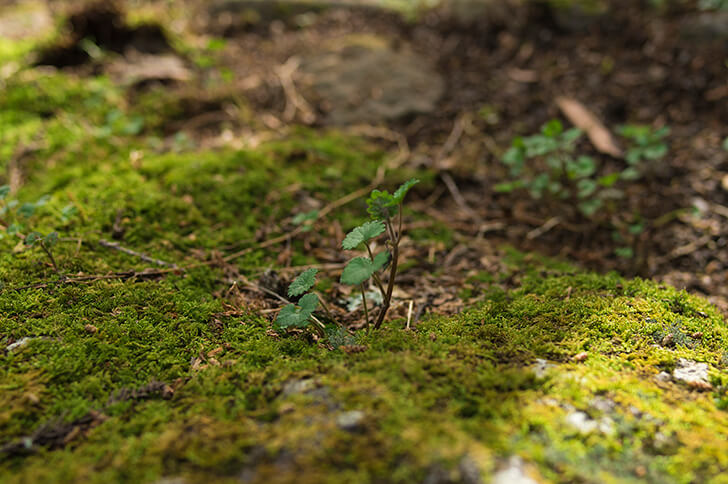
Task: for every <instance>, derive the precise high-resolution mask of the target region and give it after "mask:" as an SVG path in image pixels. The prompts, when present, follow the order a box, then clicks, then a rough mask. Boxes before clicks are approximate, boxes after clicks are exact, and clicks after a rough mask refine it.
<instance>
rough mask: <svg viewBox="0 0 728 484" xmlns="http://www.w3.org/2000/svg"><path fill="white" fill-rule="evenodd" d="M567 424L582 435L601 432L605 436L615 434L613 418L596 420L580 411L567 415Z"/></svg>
mask: <svg viewBox="0 0 728 484" xmlns="http://www.w3.org/2000/svg"><path fill="white" fill-rule="evenodd" d="M566 423H567V424H568V425H570V426H571V427H573V428H575V429H576V430H578V431H579V433H580V434H581V435H588V434H591V433H593V432H599V433H602V434H605V435H611V434H613V433H614V422H613V421H612V419H611V418H609V417H606V416H605V417H602V418H600V419H599V420H595V419H593V418H591V417H590V416H589V415H588V414H587V413H586V412H582V411H580V410H578V411H576V412H571V413H570V414H569V415H567V416H566Z"/></svg>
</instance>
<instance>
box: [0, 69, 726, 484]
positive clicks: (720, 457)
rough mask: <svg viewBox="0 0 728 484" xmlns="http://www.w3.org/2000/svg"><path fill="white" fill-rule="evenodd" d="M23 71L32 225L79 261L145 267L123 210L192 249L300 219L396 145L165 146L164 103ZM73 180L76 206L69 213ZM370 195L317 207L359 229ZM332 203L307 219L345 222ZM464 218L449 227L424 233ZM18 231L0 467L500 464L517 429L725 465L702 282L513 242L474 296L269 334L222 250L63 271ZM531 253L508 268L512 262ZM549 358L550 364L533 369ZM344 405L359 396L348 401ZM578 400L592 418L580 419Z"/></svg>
mask: <svg viewBox="0 0 728 484" xmlns="http://www.w3.org/2000/svg"><path fill="white" fill-rule="evenodd" d="M17 76H18V77H14V78H13V79H11V80H10V81H9V82H8V83H7V85H6V86H5V91H4V94H6V95H5V96H2V97H0V107H2V110H1V111H2V113H3V114H1V115H0V123H2V124H1V126H2V128H3V130H4V132H5V133H7V135H6V136H5V137H3V139H2V140H0V143H1V144H0V152H2V153H3V154H4V155H10V154H12V153H14V152H16V151H17V150H18V149H19V148H20V147H23V146H25V145H27V144H29V143H32V142H33V141H34V140H35V136H36V135H35V133H37V132H41V133H43V135H44V136H43V143H42V144H41V146H40V148H39V150H38V151H34V152H32V153H30V154H29V155H28V158H27V160H26V161H25V163H24V165H23V168H24V170H25V171H24V175H25V184H24V185H23V186H22V187H21V189H20V191H19V192H18V193H17V197H18V199H20V200H21V201H33V200H37V199H38V198H39V197H40V196H42V195H45V194H49V195H50V196H51V197H50V200H49V202H48V204H46V205H44V206H43V207H40V208H39V210H38V214H37V215H36V216H35V217H34V218H33V219H32V220H31V224H32V226H33V228H36V229H38V230H41V231H44V232H47V231H50V230H54V229H55V230H59V231H60V232H61V233H62V236H63V237H64V239H63V240H62V241H61V243H60V244H59V245H58V247H57V248H56V249H55V250H56V258H57V260H58V261H59V265H60V266H61V268H62V270H63V271H64V272H65V273H66V274H78V273H83V274H106V273H109V272H112V271H128V270H142V269H144V268H146V267H147V263H145V262H143V261H141V260H139V259H138V258H136V257H132V256H129V255H127V254H123V253H120V252H118V251H113V250H110V249H108V248H104V247H103V246H101V245H99V240H100V239H102V238H111V235H112V233H113V232H114V231H115V230H118V231H120V232H121V233H122V235H121V237H122V238H123V245H125V246H128V247H130V248H133V249H134V250H137V251H140V252H144V253H146V254H149V255H152V256H154V257H157V258H160V259H164V260H166V261H168V262H171V263H176V264H178V265H187V264H195V263H198V262H200V261H203V260H207V258H208V257H209V256H210V254H214V253H216V252H217V253H229V252H232V251H234V250H237V249H239V248H244V247H249V246H252V245H254V243H255V241H256V240H258V239H259V233H258V231H259V230H260V229H261V227H266V228H270V232H272V233H275V234H277V233H283V232H284V231H286V230H290V227H292V225H291V222H290V218H291V216H292V215H293V214H294V213H297V212H298V211H300V205H301V204H302V202H303V201H310V199H315V200H316V201H318V202H319V203H320V204H322V205H323V204H325V203H328V202H331V201H333V200H336V199H338V198H339V197H341V196H344V195H346V194H348V193H351V192H353V191H354V190H356V189H358V188H360V187H361V186H364V185H366V184H367V183H369V181H370V180H371V178H372V177H373V175H374V173H375V172H376V169H377V168H378V166H379V165H380V164H381V163H382V160H383V159H384V157H385V156H386V154H385V153H382V152H381V151H380V150H379V149H378V148H376V147H373V146H371V145H370V144H369V143H367V142H366V141H364V140H361V139H359V138H355V137H351V136H347V135H345V134H342V133H340V132H336V131H328V132H317V131H312V130H308V129H300V130H295V131H293V132H292V133H291V134H290V135H289V136H287V137H285V138H284V139H271V140H269V141H267V142H265V143H263V144H261V145H260V146H258V147H256V148H255V149H252V148H249V149H220V150H214V151H212V150H198V149H195V148H194V147H191V146H184V145H183V144H181V143H179V144H178V146H176V147H175V146H172V147H173V148H175V149H167V148H164V147H165V146H167V147H169V146H170V145H169V144H165V143H162V145H161V147H162V148H161V149H158V147H157V145H155V144H154V143H153V142H152V141H150V137H152V136H164V135H165V133H163V132H162V128H161V124H162V123H161V121H159V120H157V121H154V122H149V123H146V122H145V126H144V129H142V130H140V131H138V132H133V131H134V130H128V129H126V128H125V126H128V122H131V121H133V120H134V119H135V117H137V116H142V117H145V116H146V114H150V111H151V110H152V108H151V107H149V106H147V105H146V104H144V103H139V104H134V103H130V104H128V105H127V104H126V103H125V102H123V101H122V100H123V99H124V96H123V93H122V92H120V91H119V90H118V89H117V88H116V87H114V86H112V85H111V84H110V83H109V81H108V80H106V79H104V78H97V79H93V80H88V79H77V78H74V77H73V76H71V75H67V74H52V75H47V74H42V73H40V72H38V71H35V70H31V69H26V70H24V71H21V72H20V73H18V74H17ZM33 92H37V93H38V94H37V96H38V98H37V99H35V98H34V96H33V95H32V93H33ZM110 114H112V115H110ZM165 115H166V114H165ZM145 119H146V118H145ZM160 119H163V117H160ZM167 142H169V140H167ZM172 143H173V142H172ZM6 157H7V156H6ZM404 175H407V176H409V175H410V174H408V173H407V174H405V173H404V172H395V173H393V174H392V178H391V179H390V180H389V182H390V184H391V185H395V184H396V182H397V181H398V180H397V179H398V178H405V176H404ZM424 178H426V177H424ZM69 203H70V204H73V205H74V206H76V207H77V208H78V210H79V215H78V216H76V217H74V218H71V219H64V218H63V217H61V210H62V208H63V207H64V206H66V205H67V204H69ZM363 204H364V201H363V200H359V201H356V202H354V203H352V204H351V205H350V206H347V207H342V208H341V209H339V210H337V211H336V213H335V214H332V216H331V217H330V218H328V219H327V221H326V223H329V222H332V223H333V222H334V221H336V222H338V223H339V224H340V225H341V226H342V228H343V229H344V230H345V229H347V228H349V226H351V225H353V224H354V223H356V222H358V221H360V219H361V218H363V217H365V215H364V209H363V207H364V205H363ZM322 225H324V224H316V225H315V226H314V229H313V231H312V232H310V233H307V234H306V237H310V238H307V239H306V243H308V242H311V241H317V242H316V243H321V244H324V245H325V244H329V243H330V245H331V246H338V244H339V241H331V242H328V241H329V239H331V238H332V237H331V235H330V233H329V232H328V231H327V230H328V228H329V227H325V226H322ZM115 226H117V227H116V228H114V227H115ZM450 237H451V235H450V234H449V233H447V232H446V231H440V230H439V228H438V227H437V226H435V228H433V229H431V230H430V231H429V232H428V231H427V230H422V231H421V232H419V233H417V234H416V237H414V238H415V242H414V243H427V242H433V241H435V239H436V240H437V242H438V243H440V244H447V243H450V241H451V239H450ZM16 244H17V241H16V240H14V239H11V238H8V237H6V238H4V239H2V240H0V247H1V248H2V252H0V280H2V281H3V282H5V284H6V286H5V288H4V289H2V290H0V344H2V346H3V348H5V347H7V346H8V345H9V344H10V343H15V342H19V341H26V342H27V344H26V345H24V346H21V347H19V348H16V349H13V350H12V351H3V352H2V354H0V408H1V409H2V410H0V448H2V451H3V452H4V457H5V458H4V459H2V460H1V461H0V481H2V482H7V483H11V484H12V483H21V482H30V481H34V482H90V483H94V482H156V481H158V480H159V479H160V478H161V477H164V476H168V477H182V478H184V479H185V480H186V482H201V481H206V482H215V483H217V482H219V483H227V482H240V481H241V480H243V481H247V482H266V481H275V482H303V483H306V482H311V483H314V482H315V483H320V482H332V483H336V482H353V483H357V482H360V483H367V482H395V483H396V482H401V483H405V482H413V481H414V482H421V481H425V479H426V478H428V477H430V478H431V477H432V475H434V474H436V473H441V474H444V475H446V476H447V477H448V478H449V479H451V481H453V482H459V481H462V480H464V477H463V475H462V469H461V467H462V466H461V463H462V462H463V459H464V458H465V457H467V459H469V461H471V462H472V463H474V465H476V466H477V467H478V468H479V469H480V471H481V472H482V474H483V476H486V477H487V476H489V475H490V474H491V473H492V472H493V471H494V470H495V469H496V468H497V467H498V466H499V464H500V463H501V461H502V459H504V458H507V457H508V456H510V455H514V454H517V455H520V456H522V457H523V458H524V459H525V460H527V461H528V462H529V463H531V464H532V465H533V466H534V467H535V469H536V470H537V472H538V473H539V474H541V476H542V477H543V478H544V479H545V480H549V481H553V482H594V481H595V480H596V481H599V482H641V481H645V480H648V481H652V482H709V481H715V482H720V479H721V478H722V476H723V475H725V473H726V471H728V458H727V457H726V456H728V444H727V443H726V440H725V438H724V436H725V435H726V433H727V432H728V414H726V412H725V408H726V406H728V405H726V401H728V374H726V366H728V365H727V364H726V359H725V355H726V354H728V332H727V330H726V326H725V324H724V320H723V317H722V316H721V315H720V314H719V313H718V312H717V310H716V309H715V308H713V307H712V306H711V305H710V304H709V303H707V302H706V301H705V300H704V299H701V298H699V297H695V296H693V295H690V294H688V293H685V292H681V291H677V290H675V289H673V288H670V287H663V286H660V285H658V284H656V283H654V282H651V281H646V280H640V279H635V280H625V279H623V278H621V277H620V276H619V275H617V274H606V275H598V274H591V273H584V272H583V271H581V270H579V269H578V268H575V267H574V266H573V265H570V264H568V263H564V262H559V261H553V260H550V259H545V258H542V257H539V256H537V255H533V254H523V253H519V252H517V251H514V250H507V251H506V256H505V260H504V262H505V266H506V273H504V274H496V275H489V274H478V275H477V276H475V279H477V282H479V284H480V286H482V287H481V288H482V293H481V294H479V300H480V302H479V303H478V305H477V306H475V307H470V308H469V309H468V310H466V311H464V312H463V313H461V314H458V315H455V316H452V317H442V316H436V315H429V316H425V317H424V319H423V320H422V321H421V322H420V323H419V324H418V325H417V326H416V327H415V328H414V329H413V330H405V329H403V328H402V326H403V325H402V324H401V322H398V321H392V322H389V323H388V324H387V325H386V326H385V327H384V328H383V330H382V331H378V332H374V333H372V334H369V335H366V334H360V335H357V338H356V339H355V342H356V343H358V344H361V345H364V346H366V350H365V351H362V352H358V353H351V354H348V353H346V352H344V351H342V350H331V349H330V348H329V347H328V346H326V345H325V344H321V343H317V342H316V341H313V339H312V338H311V336H310V335H307V334H305V333H304V334H289V335H277V334H275V333H272V332H271V331H270V322H269V320H268V319H267V318H266V317H264V316H262V315H259V314H256V313H255V312H254V311H253V310H252V308H249V307H246V306H245V305H242V304H240V302H239V301H235V300H233V299H232V298H229V297H228V296H229V289H230V287H229V285H228V284H227V283H225V282H224V281H225V279H226V273H225V269H227V270H229V269H230V267H227V268H221V267H217V266H213V265H201V266H198V267H197V268H194V269H190V270H188V271H186V272H184V273H181V272H180V273H177V274H174V273H170V274H167V275H166V276H164V277H158V278H144V277H137V278H131V279H127V280H119V279H98V280H95V281H87V283H85V284H63V283H61V282H62V281H59V275H57V274H55V273H54V271H53V269H52V268H51V267H50V266H49V264H48V261H47V260H46V258H45V257H44V255H43V254H42V253H41V252H40V251H39V250H37V249H22V247H17V245H16ZM303 248H304V242H303V241H301V240H296V241H294V242H293V243H292V244H291V249H292V251H293V252H294V253H293V255H292V259H293V260H294V261H295V262H296V263H303V262H309V261H311V262H315V260H313V258H312V255H311V254H310V253H308V252H306V251H304V250H303ZM277 255H278V254H277V253H276V248H275V247H273V248H270V249H267V250H260V251H254V252H251V253H250V254H248V255H246V256H244V257H241V258H239V259H237V260H236V261H235V264H236V267H235V268H234V269H237V270H239V271H241V272H242V273H243V274H248V275H250V274H256V273H259V272H260V271H261V270H262V269H263V268H265V267H267V266H275V265H276V264H277V263H276V256H277ZM514 274H518V276H519V277H518V278H517V279H518V281H519V283H518V284H519V285H518V287H516V288H515V289H513V290H504V289H502V288H500V287H499V286H498V285H497V281H499V280H502V279H503V278H506V277H508V278H510V276H512V275H514ZM251 277H252V276H251ZM38 283H42V284H41V285H38ZM28 285H29V286H31V287H25V288H22V287H23V286H28ZM667 334H672V335H673V340H674V342H675V344H673V345H663V344H662V342H663V340H664V338H665V336H666V335H667ZM23 338H27V339H26V340H23ZM580 353H586V355H587V357H586V359H585V360H582V358H580V360H581V361H575V360H574V356H575V355H578V354H580ZM680 358H687V359H691V360H695V361H700V362H705V363H707V364H709V365H710V381H711V383H712V389H705V391H702V392H701V391H698V390H696V389H691V388H690V387H688V386H683V385H680V384H677V383H675V382H660V381H658V380H656V379H655V376H656V375H657V374H658V373H659V372H660V371H671V370H672V369H674V368H675V367H676V366H677V364H678V360H679V359H680ZM537 359H545V360H548V362H549V363H550V364H551V365H553V366H552V367H551V368H549V369H547V370H546V371H545V372H544V373H539V372H535V371H534V370H533V368H532V365H533V364H534V363H536V361H537ZM350 411H360V412H362V414H361V415H360V417H361V419H359V421H357V422H355V423H354V424H353V425H349V426H348V427H347V426H346V425H341V422H339V418H340V417H341V416H342V414H343V413H344V412H350ZM575 412H577V413H578V412H583V416H582V417H581V418H584V419H587V422H589V423H590V425H591V426H592V428H591V429H590V430H588V431H586V432H583V433H582V432H580V431H579V430H578V429H577V428H575V427H574V426H573V425H571V424H570V423H569V422H570V418H571V417H572V416H573V415H574V414H575ZM600 425H601V427H600ZM342 427H346V428H342ZM26 437H31V439H30V440H28V439H26ZM26 443H27V444H29V448H27V446H26V445H25V444H26Z"/></svg>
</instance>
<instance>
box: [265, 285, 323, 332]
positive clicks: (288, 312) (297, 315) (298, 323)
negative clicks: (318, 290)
mask: <svg viewBox="0 0 728 484" xmlns="http://www.w3.org/2000/svg"><path fill="white" fill-rule="evenodd" d="M298 304H299V306H300V308H296V306H295V305H293V304H288V305H287V306H284V307H283V308H282V309H281V310H280V311H279V312H278V317H276V320H275V323H273V326H274V327H275V329H286V328H291V327H294V328H304V327H306V326H308V325H309V324H310V322H311V321H310V318H311V315H312V314H313V312H314V311H315V310H316V308H317V307H318V304H319V300H318V296H316V294H312V293H309V294H306V295H305V296H303V297H302V298H301V299H300V300H299V301H298Z"/></svg>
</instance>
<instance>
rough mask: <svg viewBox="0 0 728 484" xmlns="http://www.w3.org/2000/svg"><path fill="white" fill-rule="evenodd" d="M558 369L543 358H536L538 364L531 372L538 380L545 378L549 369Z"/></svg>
mask: <svg viewBox="0 0 728 484" xmlns="http://www.w3.org/2000/svg"><path fill="white" fill-rule="evenodd" d="M554 367H556V365H554V364H553V363H550V362H549V361H548V360H544V359H542V358H536V363H534V364H533V365H532V366H531V371H532V372H533V374H534V375H536V376H537V377H538V378H543V377H545V376H546V374H547V373H548V371H549V369H551V368H554Z"/></svg>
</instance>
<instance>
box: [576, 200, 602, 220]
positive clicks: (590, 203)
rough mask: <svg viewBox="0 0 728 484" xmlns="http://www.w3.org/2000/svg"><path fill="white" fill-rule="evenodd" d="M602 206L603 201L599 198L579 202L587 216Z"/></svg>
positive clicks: (582, 211) (581, 209) (580, 207)
mask: <svg viewBox="0 0 728 484" xmlns="http://www.w3.org/2000/svg"><path fill="white" fill-rule="evenodd" d="M600 208H602V201H601V200H600V199H598V198H593V199H591V200H585V201H583V202H581V203H580V204H579V210H580V211H581V213H583V214H584V215H585V216H587V217H591V216H592V215H594V214H595V213H596V211H597V210H599V209H600Z"/></svg>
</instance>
